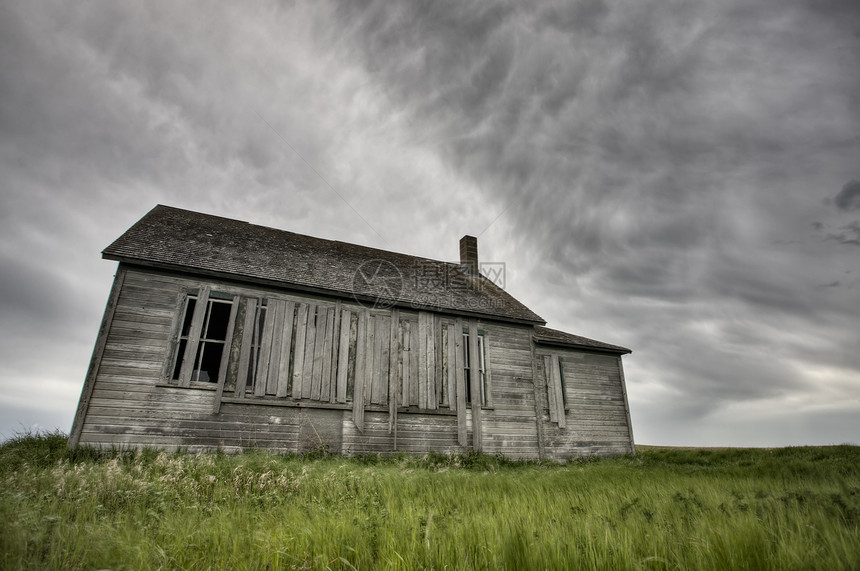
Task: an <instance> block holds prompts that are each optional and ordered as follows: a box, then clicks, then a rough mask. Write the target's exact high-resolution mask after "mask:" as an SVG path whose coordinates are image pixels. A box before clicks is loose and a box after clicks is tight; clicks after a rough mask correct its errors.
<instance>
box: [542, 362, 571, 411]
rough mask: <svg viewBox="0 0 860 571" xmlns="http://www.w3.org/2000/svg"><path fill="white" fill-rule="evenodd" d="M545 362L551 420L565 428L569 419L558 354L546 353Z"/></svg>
mask: <svg viewBox="0 0 860 571" xmlns="http://www.w3.org/2000/svg"><path fill="white" fill-rule="evenodd" d="M543 363H544V376H545V378H546V392H547V399H548V400H549V419H550V422H555V423H556V424H558V427H559V428H565V426H567V422H566V420H567V419H566V416H565V412H564V395H563V393H562V388H561V373H560V370H559V366H558V355H555V354H553V355H544V358H543Z"/></svg>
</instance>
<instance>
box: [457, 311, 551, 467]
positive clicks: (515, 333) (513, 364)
mask: <svg viewBox="0 0 860 571" xmlns="http://www.w3.org/2000/svg"><path fill="white" fill-rule="evenodd" d="M478 330H479V331H484V333H485V337H484V338H485V342H486V345H487V346H486V347H485V351H486V359H487V367H488V368H489V369H490V371H492V378H491V385H490V391H491V395H492V408H485V409H484V410H482V411H481V413H482V414H481V416H482V418H481V421H482V426H483V434H482V436H483V443H482V444H483V452H485V453H487V454H496V453H502V454H504V455H505V456H508V457H511V458H537V457H538V442H537V425H536V424H535V406H534V387H533V385H532V382H531V380H532V356H531V342H532V340H531V338H532V329H531V327H527V326H516V325H505V324H498V323H487V322H481V321H479V322H478ZM469 425H470V427H471V420H470V421H469Z"/></svg>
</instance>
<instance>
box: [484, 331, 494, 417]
mask: <svg viewBox="0 0 860 571" xmlns="http://www.w3.org/2000/svg"><path fill="white" fill-rule="evenodd" d="M492 369H493V367H492V366H491V365H490V333H489V332H488V331H484V384H485V385H486V395H487V407H488V408H493V407H494V406H495V403H494V402H493V377H492Z"/></svg>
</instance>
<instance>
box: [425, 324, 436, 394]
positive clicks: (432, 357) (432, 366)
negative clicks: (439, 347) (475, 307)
mask: <svg viewBox="0 0 860 571" xmlns="http://www.w3.org/2000/svg"><path fill="white" fill-rule="evenodd" d="M435 322H436V316H435V315H434V314H432V313H428V315H427V329H426V331H425V334H426V337H425V338H424V341H425V343H426V344H427V345H426V347H427V349H426V353H425V354H424V356H425V358H426V359H427V365H426V366H427V408H428V409H431V410H436V407H437V403H438V401H437V400H436V335H435V333H436V325H435Z"/></svg>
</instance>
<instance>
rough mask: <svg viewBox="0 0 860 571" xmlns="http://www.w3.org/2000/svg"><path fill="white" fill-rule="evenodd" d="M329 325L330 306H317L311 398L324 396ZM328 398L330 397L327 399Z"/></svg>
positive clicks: (315, 398)
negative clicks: (324, 372)
mask: <svg viewBox="0 0 860 571" xmlns="http://www.w3.org/2000/svg"><path fill="white" fill-rule="evenodd" d="M327 325H328V308H327V307H325V306H324V305H320V306H317V318H316V332H315V339H314V361H313V368H312V369H311V395H310V396H311V400H320V397H321V396H322V383H323V379H322V370H323V360H324V359H323V357H324V354H325V338H326V334H327V331H326V327H327ZM326 400H328V399H326Z"/></svg>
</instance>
